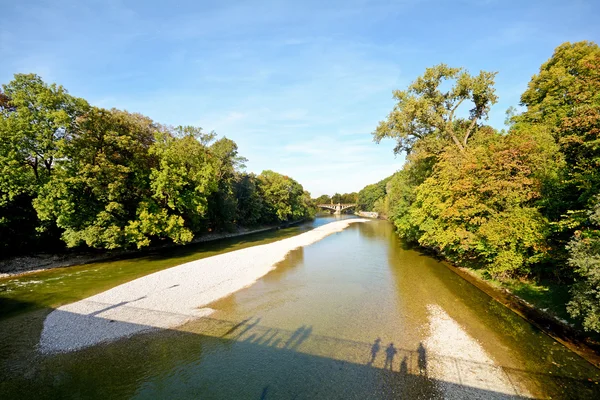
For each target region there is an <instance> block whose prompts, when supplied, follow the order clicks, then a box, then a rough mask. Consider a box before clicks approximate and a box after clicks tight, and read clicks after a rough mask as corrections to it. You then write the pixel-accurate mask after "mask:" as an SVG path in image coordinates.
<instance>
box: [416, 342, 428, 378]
mask: <svg viewBox="0 0 600 400" xmlns="http://www.w3.org/2000/svg"><path fill="white" fill-rule="evenodd" d="M417 354H418V355H419V375H425V376H427V351H426V350H425V347H423V343H419V347H418V348H417Z"/></svg>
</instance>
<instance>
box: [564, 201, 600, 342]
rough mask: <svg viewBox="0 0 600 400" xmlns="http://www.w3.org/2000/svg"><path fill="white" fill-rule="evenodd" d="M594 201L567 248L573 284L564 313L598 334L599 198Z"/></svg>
mask: <svg viewBox="0 0 600 400" xmlns="http://www.w3.org/2000/svg"><path fill="white" fill-rule="evenodd" d="M595 200H596V204H595V205H594V206H593V207H592V208H591V209H590V210H589V211H588V213H587V217H588V218H587V223H586V226H585V228H584V229H582V230H578V231H576V232H575V235H574V237H573V239H572V240H571V242H570V243H569V245H568V250H569V265H570V266H571V267H572V268H573V270H574V272H575V276H576V280H575V284H574V285H573V286H572V288H571V295H572V299H571V301H570V302H569V304H568V305H567V310H568V311H569V313H570V314H571V316H573V317H575V318H581V319H582V321H583V327H584V328H585V329H586V330H594V331H596V332H600V196H597V197H596V199H595Z"/></svg>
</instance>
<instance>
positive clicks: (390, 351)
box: [383, 343, 398, 370]
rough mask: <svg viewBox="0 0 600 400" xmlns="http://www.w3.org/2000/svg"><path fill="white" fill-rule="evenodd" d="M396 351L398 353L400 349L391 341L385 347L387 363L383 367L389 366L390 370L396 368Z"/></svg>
mask: <svg viewBox="0 0 600 400" xmlns="http://www.w3.org/2000/svg"><path fill="white" fill-rule="evenodd" d="M396 353H398V350H396V348H395V347H394V343H390V344H389V346H388V347H387V348H386V349H385V365H384V366H383V369H387V368H388V366H389V368H390V370H393V369H394V368H393V367H394V357H395V356H396Z"/></svg>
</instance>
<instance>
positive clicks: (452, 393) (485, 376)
mask: <svg viewBox="0 0 600 400" xmlns="http://www.w3.org/2000/svg"><path fill="white" fill-rule="evenodd" d="M427 309H428V312H429V329H430V333H429V337H428V338H427V340H425V342H424V345H425V349H426V351H427V360H428V361H427V375H428V376H429V377H430V378H435V379H437V380H438V381H439V382H441V383H440V386H441V387H440V389H441V390H442V392H443V395H444V398H446V399H508V398H514V397H513V396H518V397H520V398H522V397H525V398H526V397H529V394H528V393H527V392H526V391H525V389H524V388H521V387H516V386H515V385H514V384H513V382H512V381H511V379H510V377H509V376H508V375H507V374H506V373H505V372H504V370H503V369H502V368H500V367H498V365H497V364H496V363H495V362H494V361H493V360H492V358H491V357H490V356H489V355H488V354H487V353H486V351H485V350H484V349H483V348H482V347H481V345H480V344H479V343H478V342H477V340H475V339H474V338H473V337H471V336H470V335H469V334H468V333H467V332H465V330H464V329H463V328H462V327H461V326H460V325H459V324H458V323H457V322H456V321H455V320H453V319H452V318H451V317H450V316H449V315H448V314H447V313H446V312H445V311H444V310H443V309H442V308H441V307H440V306H437V305H431V304H430V305H428V306H427ZM477 389H482V390H477Z"/></svg>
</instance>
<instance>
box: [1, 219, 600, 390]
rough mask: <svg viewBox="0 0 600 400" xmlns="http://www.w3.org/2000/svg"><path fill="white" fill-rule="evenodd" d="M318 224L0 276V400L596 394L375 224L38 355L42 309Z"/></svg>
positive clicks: (549, 347) (564, 360) (592, 373)
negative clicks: (109, 333)
mask: <svg viewBox="0 0 600 400" xmlns="http://www.w3.org/2000/svg"><path fill="white" fill-rule="evenodd" d="M332 220H333V217H329V218H318V219H316V220H315V221H313V222H311V223H310V224H304V225H302V226H299V227H294V228H288V229H282V230H279V231H276V232H268V233H261V234H255V235H251V236H248V237H244V238H239V239H231V240H227V241H221V242H218V243H212V244H204V245H199V246H186V248H181V249H171V250H168V251H164V252H162V253H160V254H148V255H145V256H143V257H138V258H131V259H127V260H120V261H113V262H110V263H96V264H90V265H85V266H79V267H71V268H65V269H58V270H52V271H45V272H41V273H37V274H32V275H27V276H23V277H20V278H12V279H4V280H0V306H2V308H1V310H2V311H1V312H2V314H0V317H1V318H0V332H1V335H0V361H1V363H2V364H0V377H1V378H2V380H1V382H0V398H1V399H5V398H6V399H9V398H57V399H64V398H98V399H109V398H110V399H126V398H127V399H128V398H135V399H154V398H169V399H171V398H190V399H211V398H216V399H238V398H239V399H314V398H340V399H348V398H358V399H363V398H444V397H446V398H464V397H471V398H482V399H487V398H522V397H535V398H550V397H552V398H600V388H599V385H598V383H597V382H598V381H599V380H600V371H599V370H598V369H596V368H595V367H593V366H592V365H591V364H589V363H587V362H586V361H585V360H583V359H581V358H580V357H579V356H577V355H576V354H574V353H572V352H571V351H569V350H568V349H566V348H565V347H564V346H562V345H560V344H558V343H557V342H555V341H554V340H552V339H551V338H549V337H548V336H546V335H544V334H543V333H541V332H539V331H538V330H537V329H536V328H535V327H533V326H532V325H530V324H529V323H527V322H526V321H524V320H523V319H521V318H520V317H518V316H517V315H516V314H514V313H512V312H511V311H510V310H508V309H506V308H505V307H503V306H501V305H499V304H498V303H496V302H495V301H494V300H492V299H491V298H489V297H488V296H487V295H485V294H484V293H482V292H480V291H479V290H478V289H476V288H475V287H473V286H471V285H470V284H469V283H467V282H466V281H464V280H463V279H462V278H460V277H459V276H457V275H456V274H454V273H453V272H452V271H450V270H449V269H448V268H447V267H446V266H445V265H443V264H441V263H439V262H438V261H436V260H435V259H433V258H431V257H429V256H427V255H425V254H422V253H420V252H419V251H417V250H414V249H409V248H406V246H405V245H404V244H403V243H402V242H401V241H400V240H399V239H398V238H397V237H396V235H395V233H394V231H393V228H392V226H391V224H389V223H388V222H385V221H371V222H367V223H356V224H351V225H350V226H349V227H348V228H347V229H345V230H344V231H342V232H339V233H336V234H333V235H331V236H328V237H326V238H325V239H323V240H321V241H319V242H316V243H314V244H312V245H310V246H307V247H304V248H301V249H297V250H294V251H293V252H292V253H290V254H289V256H288V257H287V259H286V260H285V261H283V262H282V263H280V264H279V265H278V266H277V268H276V269H275V270H273V271H272V272H270V273H269V274H267V275H266V276H265V277H263V278H262V279H260V280H259V281H258V282H256V283H255V284H254V285H252V286H250V287H248V288H246V289H243V290H240V291H238V292H236V293H234V294H232V295H230V296H228V297H226V298H224V299H221V300H219V301H217V302H215V303H213V304H210V305H208V307H210V308H213V309H214V310H216V311H215V312H214V313H213V314H211V316H210V317H209V318H204V319H200V320H197V321H194V322H191V323H188V324H186V325H184V326H182V327H180V328H177V329H173V330H163V331H159V332H151V333H146V334H141V335H137V336H134V337H132V338H129V339H124V340H120V341H117V342H114V343H109V344H103V345H98V346H95V347H92V348H88V349H84V350H80V351H77V352H73V353H66V354H59V355H41V354H39V353H38V352H37V351H36V346H37V343H38V341H39V337H40V332H41V328H42V324H43V320H44V318H45V316H46V315H47V314H48V313H49V312H50V311H51V310H52V308H54V307H57V306H59V305H62V304H65V303H68V302H71V301H74V300H78V299H80V298H84V297H87V296H89V295H91V294H94V293H97V292H99V291H102V290H105V289H107V288H109V287H112V286H115V285H117V284H119V283H122V282H124V281H127V280H130V279H133V278H136V277H139V276H143V275H144V274H147V273H150V272H154V271H157V270H160V269H164V268H167V267H170V266H174V265H178V264H181V263H183V262H187V261H190V260H194V259H198V258H203V257H207V256H211V255H214V254H219V253H222V252H225V251H233V250H237V249H240V248H243V247H247V246H251V245H256V244H265V243H269V242H272V241H275V240H278V239H280V238H284V237H289V236H291V235H294V234H298V233H300V232H303V231H306V230H308V229H311V228H313V227H315V226H318V225H321V224H324V223H327V222H330V221H332ZM456 332H459V334H457V333H456Z"/></svg>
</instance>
